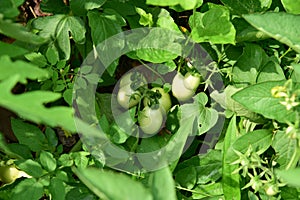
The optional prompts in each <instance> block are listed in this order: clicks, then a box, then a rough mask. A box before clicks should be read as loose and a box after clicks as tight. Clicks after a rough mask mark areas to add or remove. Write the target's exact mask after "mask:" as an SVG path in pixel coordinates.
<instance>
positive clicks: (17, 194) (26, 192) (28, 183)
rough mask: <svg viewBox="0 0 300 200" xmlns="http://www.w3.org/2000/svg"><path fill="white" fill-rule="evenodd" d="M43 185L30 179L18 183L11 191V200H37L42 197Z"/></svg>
mask: <svg viewBox="0 0 300 200" xmlns="http://www.w3.org/2000/svg"><path fill="white" fill-rule="evenodd" d="M43 193H44V190H43V185H42V184H41V183H39V182H37V180H36V179H34V178H30V179H25V180H23V181H22V182H20V183H19V184H18V185H16V186H15V188H14V189H13V190H12V197H11V199H13V200H24V199H30V200H39V199H41V198H42V197H43Z"/></svg>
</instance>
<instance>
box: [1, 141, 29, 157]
mask: <svg viewBox="0 0 300 200" xmlns="http://www.w3.org/2000/svg"><path fill="white" fill-rule="evenodd" d="M7 147H8V148H9V150H10V151H11V152H13V153H15V154H17V155H19V156H20V157H21V158H23V159H30V158H32V153H31V151H30V149H29V147H28V146H26V145H23V144H19V143H10V144H7ZM8 154H9V153H8Z"/></svg>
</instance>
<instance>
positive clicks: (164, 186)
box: [148, 167, 177, 200]
mask: <svg viewBox="0 0 300 200" xmlns="http://www.w3.org/2000/svg"><path fill="white" fill-rule="evenodd" d="M148 184H149V186H150V188H151V191H152V195H153V200H161V199H168V200H176V199H177V197H176V191H175V183H174V180H173V177H172V173H171V171H170V169H169V167H165V168H163V169H160V170H157V171H155V172H153V173H151V174H150V177H149V183H148Z"/></svg>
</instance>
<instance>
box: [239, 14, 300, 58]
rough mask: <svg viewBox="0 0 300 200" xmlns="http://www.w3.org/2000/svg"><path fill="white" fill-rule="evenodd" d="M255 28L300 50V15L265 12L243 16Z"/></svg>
mask: <svg viewBox="0 0 300 200" xmlns="http://www.w3.org/2000/svg"><path fill="white" fill-rule="evenodd" d="M243 17H244V18H245V19H246V21H248V22H249V23H250V24H251V25H252V26H254V27H255V28H256V29H258V30H260V31H262V32H264V33H266V34H267V35H269V36H270V37H272V38H274V39H276V40H278V41H280V42H282V43H284V44H286V45H288V46H290V47H291V48H293V49H294V50H295V51H297V52H298V53H299V52H300V39H299V37H298V35H299V34H298V33H299V32H300V16H299V15H292V14H288V13H283V12H278V13H275V12H274V13H272V12H267V13H264V14H249V15H244V16H243Z"/></svg>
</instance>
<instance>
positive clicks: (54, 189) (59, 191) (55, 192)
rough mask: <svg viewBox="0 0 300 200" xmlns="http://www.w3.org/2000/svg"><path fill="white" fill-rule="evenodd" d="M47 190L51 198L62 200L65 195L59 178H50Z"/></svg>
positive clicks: (63, 186)
mask: <svg viewBox="0 0 300 200" xmlns="http://www.w3.org/2000/svg"><path fill="white" fill-rule="evenodd" d="M49 191H50V193H51V196H52V198H53V199H56V200H64V199H65V196H66V189H65V185H64V183H63V181H62V180H60V179H59V178H56V177H54V178H52V179H51V181H50V185H49Z"/></svg>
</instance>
